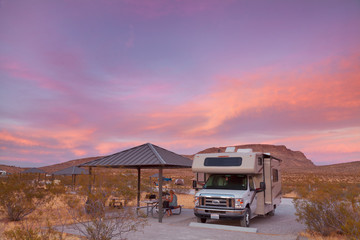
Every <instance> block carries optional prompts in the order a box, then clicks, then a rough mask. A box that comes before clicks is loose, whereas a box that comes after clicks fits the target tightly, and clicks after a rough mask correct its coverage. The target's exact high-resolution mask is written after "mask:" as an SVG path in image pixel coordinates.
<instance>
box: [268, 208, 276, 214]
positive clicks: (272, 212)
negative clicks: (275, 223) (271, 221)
mask: <svg viewBox="0 0 360 240" xmlns="http://www.w3.org/2000/svg"><path fill="white" fill-rule="evenodd" d="M267 215H268V216H274V215H275V209H274V210H272V211H270V212H268V213H267Z"/></svg>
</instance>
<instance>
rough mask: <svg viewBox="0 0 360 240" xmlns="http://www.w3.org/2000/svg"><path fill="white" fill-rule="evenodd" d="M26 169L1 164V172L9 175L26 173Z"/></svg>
mask: <svg viewBox="0 0 360 240" xmlns="http://www.w3.org/2000/svg"><path fill="white" fill-rule="evenodd" d="M24 169H25V168H21V167H15V166H8V165H3V164H0V170H3V171H5V172H7V173H19V172H22V171H24Z"/></svg>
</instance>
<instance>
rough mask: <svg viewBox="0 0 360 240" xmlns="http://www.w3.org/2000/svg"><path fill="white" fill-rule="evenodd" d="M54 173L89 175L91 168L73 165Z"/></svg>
mask: <svg viewBox="0 0 360 240" xmlns="http://www.w3.org/2000/svg"><path fill="white" fill-rule="evenodd" d="M53 175H89V170H87V169H83V168H79V167H77V166H72V167H68V168H64V169H61V170H59V171H56V172H54V173H53Z"/></svg>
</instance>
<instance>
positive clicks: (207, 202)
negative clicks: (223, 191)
mask: <svg viewBox="0 0 360 240" xmlns="http://www.w3.org/2000/svg"><path fill="white" fill-rule="evenodd" d="M200 206H201V207H211V208H222V209H231V208H234V199H233V198H220V197H200Z"/></svg>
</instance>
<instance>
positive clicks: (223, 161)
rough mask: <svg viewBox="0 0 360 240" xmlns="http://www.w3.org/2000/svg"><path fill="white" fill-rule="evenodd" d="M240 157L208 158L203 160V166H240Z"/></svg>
mask: <svg viewBox="0 0 360 240" xmlns="http://www.w3.org/2000/svg"><path fill="white" fill-rule="evenodd" d="M241 164H242V158H241V157H221V158H219V157H212V158H211V157H209V158H205V161H204V166H207V167H233V166H241Z"/></svg>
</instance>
